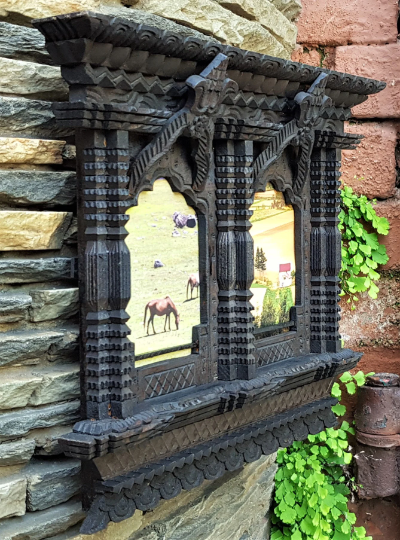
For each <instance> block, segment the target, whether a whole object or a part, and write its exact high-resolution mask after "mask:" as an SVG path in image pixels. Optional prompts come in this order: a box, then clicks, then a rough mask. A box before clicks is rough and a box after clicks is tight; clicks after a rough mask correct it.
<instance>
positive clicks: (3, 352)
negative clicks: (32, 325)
mask: <svg viewBox="0 0 400 540" xmlns="http://www.w3.org/2000/svg"><path fill="white" fill-rule="evenodd" d="M64 334H65V332H64V331H62V330H28V331H19V332H5V333H4V334H0V366H5V365H15V364H19V363H21V362H27V361H29V360H39V359H43V357H44V356H45V355H47V353H49V354H53V355H54V354H57V353H58V352H59V351H60V350H62V348H63V341H64Z"/></svg>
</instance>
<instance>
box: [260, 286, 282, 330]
mask: <svg viewBox="0 0 400 540" xmlns="http://www.w3.org/2000/svg"><path fill="white" fill-rule="evenodd" d="M279 307H280V306H279V300H278V298H277V296H276V291H273V290H272V289H269V288H268V287H267V288H266V289H265V295H264V301H263V309H262V313H261V318H260V327H261V328H263V327H265V326H273V325H274V324H277V322H278V318H279Z"/></svg>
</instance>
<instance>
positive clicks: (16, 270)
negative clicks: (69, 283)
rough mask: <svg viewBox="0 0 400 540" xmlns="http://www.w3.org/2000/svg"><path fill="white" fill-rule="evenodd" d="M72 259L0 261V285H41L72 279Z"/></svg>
mask: <svg viewBox="0 0 400 540" xmlns="http://www.w3.org/2000/svg"><path fill="white" fill-rule="evenodd" d="M72 263H73V259H71V258H67V257H58V258H49V259H0V283H41V282H43V281H53V280H59V279H71V278H73V277H74V276H73V268H72Z"/></svg>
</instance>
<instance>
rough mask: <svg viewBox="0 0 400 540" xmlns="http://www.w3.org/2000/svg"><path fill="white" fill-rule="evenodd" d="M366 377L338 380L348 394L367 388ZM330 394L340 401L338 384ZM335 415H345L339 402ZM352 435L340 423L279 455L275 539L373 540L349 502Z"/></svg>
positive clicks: (349, 376)
mask: <svg viewBox="0 0 400 540" xmlns="http://www.w3.org/2000/svg"><path fill="white" fill-rule="evenodd" d="M365 377H366V376H365V375H364V374H363V373H362V372H361V371H360V372H358V373H357V374H356V375H352V374H351V373H350V372H346V373H344V374H343V375H342V377H341V378H340V381H341V383H342V386H343V387H344V388H345V389H346V391H347V392H348V393H349V394H354V393H355V392H356V389H357V386H362V385H363V384H364V383H365ZM332 395H333V396H334V397H336V398H338V399H339V400H340V398H341V397H342V389H341V386H340V385H339V384H338V383H335V384H334V385H333V388H332ZM332 410H333V411H334V412H335V413H336V415H337V416H339V417H341V416H343V415H344V414H345V413H346V407H345V406H344V405H342V404H340V403H338V404H337V405H335V406H334V407H333V409H332ZM349 434H352V435H354V434H355V431H354V428H353V427H352V426H351V425H350V424H349V423H348V422H347V421H342V422H341V423H340V426H339V427H338V428H336V429H334V428H329V429H326V430H325V431H323V432H321V433H319V434H318V435H309V436H308V438H307V439H306V440H305V441H302V442H295V443H293V445H292V446H291V447H290V448H283V449H280V450H279V451H278V456H277V461H278V472H277V474H276V477H275V481H276V489H275V495H274V510H273V515H272V523H273V526H272V532H271V540H359V539H365V540H372V537H371V536H368V537H367V536H366V531H365V528H364V527H356V526H355V523H356V516H355V514H353V513H352V512H350V511H349V510H348V507H347V503H348V497H349V495H350V493H351V490H352V488H353V489H354V486H355V484H354V478H352V477H351V475H350V474H349V472H348V466H349V464H350V463H351V461H352V454H351V453H350V451H349V441H348V437H349Z"/></svg>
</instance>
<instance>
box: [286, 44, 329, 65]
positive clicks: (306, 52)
mask: <svg viewBox="0 0 400 540" xmlns="http://www.w3.org/2000/svg"><path fill="white" fill-rule="evenodd" d="M334 58H335V48H334V47H324V48H321V47H311V46H310V45H307V46H306V45H296V48H295V50H294V51H293V52H292V56H291V59H292V60H293V62H300V63H301V64H308V65H309V66H315V67H324V68H327V69H333V68H334Z"/></svg>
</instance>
